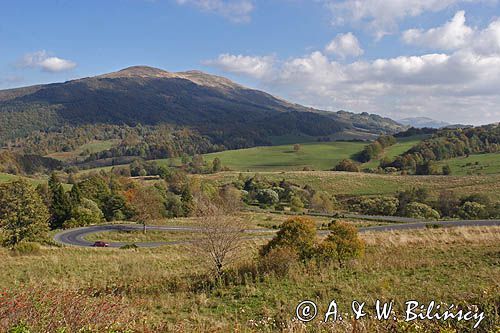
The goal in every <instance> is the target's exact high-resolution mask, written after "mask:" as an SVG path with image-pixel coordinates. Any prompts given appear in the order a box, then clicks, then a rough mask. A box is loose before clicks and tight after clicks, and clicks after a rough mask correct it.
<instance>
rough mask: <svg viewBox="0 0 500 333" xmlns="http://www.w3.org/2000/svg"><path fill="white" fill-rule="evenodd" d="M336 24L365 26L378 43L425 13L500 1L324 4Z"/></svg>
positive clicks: (350, 1) (381, 0)
mask: <svg viewBox="0 0 500 333" xmlns="http://www.w3.org/2000/svg"><path fill="white" fill-rule="evenodd" d="M323 1H324V3H325V4H326V6H327V7H328V8H329V9H330V11H331V12H332V15H333V22H334V23H335V24H342V25H343V24H346V23H352V24H361V25H363V26H366V28H367V30H368V31H370V32H371V33H372V34H374V35H375V37H376V38H377V39H379V38H382V37H383V36H385V35H388V34H392V33H393V32H394V31H396V30H397V28H398V23H399V22H400V21H402V20H404V19H405V18H407V17H416V16H419V15H421V14H423V13H425V12H439V11H441V10H443V9H446V8H449V7H451V6H452V5H456V4H459V3H462V2H472V3H474V2H491V1H496V0H343V1H340V2H339V1H337V0H323Z"/></svg>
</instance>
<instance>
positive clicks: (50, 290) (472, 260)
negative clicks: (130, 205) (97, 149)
mask: <svg viewBox="0 0 500 333" xmlns="http://www.w3.org/2000/svg"><path fill="white" fill-rule="evenodd" d="M362 237H363V238H364V239H365V241H366V243H367V248H366V254H365V256H364V257H363V258H361V259H359V260H357V261H356V262H354V263H352V264H351V265H349V266H347V267H345V268H342V269H339V268H336V267H330V266H321V267H317V266H315V265H309V266H302V265H298V266H294V267H292V270H291V271H290V273H289V274H288V275H287V276H286V277H279V276H275V275H268V276H265V277H263V278H262V279H255V278H252V277H251V276H250V275H241V277H240V279H236V280H234V281H232V282H230V283H228V284H221V285H215V286H212V287H210V285H207V286H206V287H204V285H203V284H200V281H203V280H200V279H202V276H203V275H200V274H201V273H202V272H203V271H204V267H205V266H204V264H203V260H202V258H200V256H199V255H196V254H193V252H192V251H190V248H187V247H185V246H169V247H163V248H157V249H139V250H119V249H81V248H44V249H42V250H41V251H40V252H39V253H37V254H33V255H24V256H19V255H14V254H12V253H10V252H9V251H8V250H6V249H1V248H0V260H1V262H2V269H1V270H0V290H1V289H2V288H8V290H9V293H13V295H17V296H15V297H17V300H18V302H20V300H23V298H22V297H21V296H19V295H23V293H29V291H30V290H36V291H38V292H40V293H42V294H43V295H46V294H49V295H58V296H54V298H55V299H56V301H55V303H54V304H53V305H51V306H53V307H56V308H57V307H60V308H61V311H60V312H55V313H53V312H50V311H46V312H45V308H44V304H46V303H44V302H43V301H41V302H39V303H36V307H37V309H38V310H39V311H38V313H42V314H44V313H46V317H42V318H38V317H33V316H32V315H30V314H29V312H26V315H25V317H22V313H24V312H22V311H23V310H24V309H25V308H29V306H30V305H29V304H28V305H25V304H23V303H21V304H23V306H24V307H20V306H18V307H16V308H15V310H14V311H13V312H11V313H9V314H10V315H9V317H8V318H12V317H14V316H16V314H18V313H21V315H20V316H21V318H24V319H25V320H26V321H27V322H28V323H33V322H40V321H43V320H44V321H45V323H51V322H53V321H57V320H60V319H59V318H61V316H63V317H64V322H65V323H67V325H71V324H75V325H76V324H77V323H82V322H85V318H83V319H82V318H81V313H82V312H83V313H86V312H87V311H89V309H92V306H95V304H96V303H97V304H101V303H106V304H104V305H100V306H101V307H106V308H107V309H108V310H107V312H108V313H110V314H111V315H113V316H114V315H117V316H118V315H119V316H120V322H119V323H120V324H121V325H123V326H126V327H129V328H133V329H135V330H136V331H139V332H167V331H168V332H194V331H196V332H234V331H235V330H238V331H240V332H271V331H280V330H281V329H283V328H284V327H285V328H286V331H288V332H306V331H309V332H311V331H314V332H323V331H324V332H352V331H357V332H375V331H378V332H386V331H389V330H390V331H394V332H396V331H405V332H426V331H428V332H430V331H438V329H436V328H435V327H434V328H432V327H430V328H429V327H427V328H425V327H423V326H422V325H423V324H425V323H423V322H418V323H416V324H415V326H410V328H407V329H404V327H407V326H405V325H410V324H405V323H401V322H397V323H394V322H393V321H392V320H391V321H390V322H388V323H384V322H377V321H374V320H370V319H363V320H361V321H359V322H358V324H357V328H353V327H352V324H353V322H352V321H350V320H347V321H345V322H343V323H335V324H331V325H329V324H327V325H325V324H321V323H320V322H319V319H316V320H315V321H313V322H311V323H309V324H307V325H303V324H298V323H297V322H296V321H293V320H292V318H293V317H294V313H295V307H296V305H297V304H298V303H299V302H300V301H302V300H304V299H310V300H313V301H315V302H316V303H317V304H318V306H319V308H320V309H321V310H322V311H324V310H325V309H326V307H327V306H328V304H329V302H330V301H331V300H332V299H335V300H336V301H337V302H338V304H339V308H340V309H342V310H343V311H342V313H344V312H347V309H348V307H349V306H350V303H351V301H352V300H359V301H363V302H367V304H374V301H375V300H376V299H381V300H386V301H389V300H394V301H395V304H396V313H397V314H400V310H401V308H402V304H403V302H405V301H406V300H410V299H417V300H418V301H420V302H429V301H430V300H436V301H438V302H444V303H447V304H450V303H455V304H457V303H460V304H477V305H478V306H479V307H480V308H481V309H483V308H484V309H489V308H488V307H489V306H495V305H494V304H495V303H496V304H497V305H498V303H497V302H499V299H498V295H500V269H499V256H498V254H499V253H500V228H498V227H490V228H455V229H433V230H421V231H409V232H391V233H378V234H364V235H363V236H362ZM260 244H261V243H256V242H249V243H247V244H246V247H245V249H244V253H242V254H241V257H240V260H239V261H238V262H235V263H234V265H236V266H238V267H240V269H244V268H243V267H245V264H244V263H245V262H247V261H248V260H249V258H252V257H253V256H255V253H256V251H257V249H258V247H259V246H260ZM236 266H234V267H236ZM72 292H74V293H75V295H78V296H77V297H76V296H74V297H73V296H71V295H72V294H71V293H72ZM8 295H10V294H8ZM29 295H31V294H29ZM68 295H69V296H68ZM4 297H5V296H4ZM7 297H8V296H7ZM26 299H27V300H26V302H27V303H29V302H30V298H29V297H26ZM107 303H111V304H114V306H113V307H110V305H109V304H107ZM6 304H7V305H6V306H9V303H6ZM68 304H69V306H68ZM0 305H1V302H0ZM91 305H92V306H91ZM68 307H69V310H67V309H68ZM72 308H74V309H75V311H71V309H72ZM372 309H373V307H372V306H370V305H368V306H367V310H368V311H372ZM0 310H2V308H1V306H0ZM8 320H9V319H7V322H8ZM87 320H88V319H87ZM92 320H93V322H94V323H98V322H99V320H101V319H100V316H98V315H96V316H95V318H94V319H92ZM495 323H496V324H495ZM498 323H499V318H498V315H497V317H494V315H493V314H492V313H491V312H489V313H487V317H486V319H485V320H484V322H483V323H482V327H486V325H488V327H489V330H490V331H491V332H495V325H496V327H497V328H498ZM1 324H2V323H1V322H0V325H1ZM45 325H47V324H45ZM384 325H386V326H384ZM387 325H389V326H387ZM394 325H396V327H395V326H394ZM463 325H465V324H463ZM419 326H420V329H419V328H418V327H419ZM391 327H392V330H391V329H390V328H391ZM462 327H463V328H462V329H460V330H459V331H464V332H465V331H469V330H468V329H467V328H466V327H467V326H462ZM446 331H447V332H448V331H449V332H453V331H454V330H452V329H448V330H446Z"/></svg>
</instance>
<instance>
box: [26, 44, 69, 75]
mask: <svg viewBox="0 0 500 333" xmlns="http://www.w3.org/2000/svg"><path fill="white" fill-rule="evenodd" d="M20 66H21V67H31V68H40V69H42V70H44V71H46V72H52V73H55V72H63V71H67V70H70V69H73V68H75V67H76V63H74V62H73V61H71V60H66V59H62V58H58V57H55V56H50V55H49V54H48V53H47V52H46V51H45V50H42V51H37V52H33V53H28V54H25V55H24V57H23V58H22V60H21V61H20Z"/></svg>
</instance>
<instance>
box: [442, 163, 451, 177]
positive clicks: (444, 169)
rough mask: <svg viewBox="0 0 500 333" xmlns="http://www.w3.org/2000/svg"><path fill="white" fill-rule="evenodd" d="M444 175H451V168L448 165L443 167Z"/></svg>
mask: <svg viewBox="0 0 500 333" xmlns="http://www.w3.org/2000/svg"><path fill="white" fill-rule="evenodd" d="M443 175H445V176H449V175H451V168H450V166H449V165H448V164H446V165H444V166H443Z"/></svg>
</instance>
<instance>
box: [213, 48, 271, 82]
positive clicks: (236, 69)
mask: <svg viewBox="0 0 500 333" xmlns="http://www.w3.org/2000/svg"><path fill="white" fill-rule="evenodd" d="M204 64H205V65H208V66H213V67H216V68H219V69H221V70H223V71H225V72H231V73H235V74H242V75H247V76H249V77H252V78H256V79H261V78H264V77H265V76H268V75H270V73H271V71H272V68H273V64H274V57H273V56H262V57H256V56H244V55H231V54H221V55H219V57H218V58H217V59H214V60H208V61H205V62H204Z"/></svg>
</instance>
